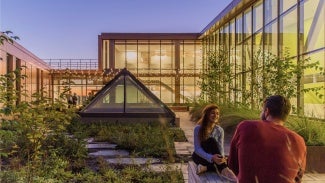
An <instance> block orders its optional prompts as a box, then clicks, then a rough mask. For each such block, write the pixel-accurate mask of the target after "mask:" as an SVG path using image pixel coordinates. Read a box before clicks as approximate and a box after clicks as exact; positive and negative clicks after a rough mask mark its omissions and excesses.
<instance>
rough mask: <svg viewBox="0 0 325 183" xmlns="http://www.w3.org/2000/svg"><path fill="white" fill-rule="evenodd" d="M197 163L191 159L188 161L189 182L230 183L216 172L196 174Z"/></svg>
mask: <svg viewBox="0 0 325 183" xmlns="http://www.w3.org/2000/svg"><path fill="white" fill-rule="evenodd" d="M196 167H197V165H196V164H195V163H194V162H193V161H189V162H188V167H187V170H188V182H189V183H230V181H228V180H225V179H224V178H222V177H220V176H219V175H218V174H217V173H216V172H205V173H202V174H200V175H197V174H196Z"/></svg>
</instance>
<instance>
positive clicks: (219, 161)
mask: <svg viewBox="0 0 325 183" xmlns="http://www.w3.org/2000/svg"><path fill="white" fill-rule="evenodd" d="M212 161H213V162H215V163H216V164H218V165H220V164H222V163H226V162H227V160H226V158H225V157H223V156H221V155H220V154H214V155H213V156H212Z"/></svg>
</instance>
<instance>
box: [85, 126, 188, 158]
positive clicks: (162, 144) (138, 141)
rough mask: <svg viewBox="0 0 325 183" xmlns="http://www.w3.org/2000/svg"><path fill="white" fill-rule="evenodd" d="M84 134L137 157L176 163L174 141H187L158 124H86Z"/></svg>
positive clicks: (174, 131) (172, 130)
mask: <svg viewBox="0 0 325 183" xmlns="http://www.w3.org/2000/svg"><path fill="white" fill-rule="evenodd" d="M85 125H86V126H87V127H82V128H83V129H85V131H84V133H87V134H90V135H92V136H94V137H95V139H96V141H108V142H111V143H115V144H117V145H118V147H119V148H122V149H126V150H129V151H131V152H132V153H133V155H135V156H141V157H156V158H163V159H166V160H167V161H169V162H174V161H175V160H174V156H175V154H176V152H175V148H174V139H181V140H184V139H185V135H184V134H183V133H181V132H180V130H176V128H170V127H167V126H165V125H162V124H157V123H123V122H120V123H109V122H106V123H93V124H90V125H88V124H85Z"/></svg>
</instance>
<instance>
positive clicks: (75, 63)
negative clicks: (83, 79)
mask: <svg viewBox="0 0 325 183" xmlns="http://www.w3.org/2000/svg"><path fill="white" fill-rule="evenodd" d="M43 60H44V61H45V62H46V63H47V64H48V65H49V66H50V67H51V69H56V70H65V69H70V70H98V60H97V59H43Z"/></svg>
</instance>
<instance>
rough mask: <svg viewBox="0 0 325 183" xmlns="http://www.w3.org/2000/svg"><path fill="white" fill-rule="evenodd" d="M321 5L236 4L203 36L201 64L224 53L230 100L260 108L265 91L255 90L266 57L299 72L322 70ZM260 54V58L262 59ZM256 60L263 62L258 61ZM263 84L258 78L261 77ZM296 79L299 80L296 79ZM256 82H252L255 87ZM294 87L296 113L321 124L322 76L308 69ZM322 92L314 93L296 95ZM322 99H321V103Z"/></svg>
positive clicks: (301, 1)
mask: <svg viewBox="0 0 325 183" xmlns="http://www.w3.org/2000/svg"><path fill="white" fill-rule="evenodd" d="M324 7H325V5H324V0H234V1H233V2H232V3H231V4H229V6H228V7H227V8H226V9H225V10H224V11H223V12H222V13H221V14H219V15H218V16H217V17H216V18H215V19H214V20H213V21H212V22H211V23H210V24H209V25H208V26H207V27H206V28H204V30H203V31H202V32H201V33H202V35H201V36H200V38H199V39H200V40H202V44H203V55H204V56H203V62H206V61H207V58H208V56H207V55H208V54H209V52H211V51H214V52H218V51H220V50H225V51H226V52H227V53H228V54H229V56H228V59H227V62H229V63H230V64H231V65H232V72H231V73H232V78H233V80H232V83H230V84H229V85H227V87H228V88H227V91H229V100H230V101H233V102H239V103H242V102H245V101H248V102H249V103H250V104H253V103H258V102H259V101H256V100H257V99H259V98H263V96H261V95H263V92H262V91H263V90H262V87H263V86H259V88H257V89H256V88H255V86H254V82H255V83H256V82H262V79H260V81H259V79H258V73H261V72H260V70H262V69H263V68H264V67H263V66H264V65H266V62H268V60H267V58H266V55H270V54H271V55H275V56H277V57H280V58H281V57H285V56H286V57H288V58H290V60H291V61H292V62H293V63H294V64H295V65H297V66H302V65H303V64H306V60H307V62H308V63H315V62H319V64H318V65H319V67H322V68H324V67H325V65H324V58H325V43H324V42H325V41H324V40H325V38H324V35H325V32H324V27H325V24H324V21H325V20H324V19H325V10H324ZM261 53H262V54H261ZM258 54H260V55H263V56H264V58H261V59H259V58H257V57H258ZM260 78H262V77H260ZM295 79H299V78H295ZM254 80H255V81H254ZM300 80H301V81H300V82H299V83H300V84H298V85H297V97H296V98H294V99H292V103H293V105H294V106H295V107H296V108H301V109H302V110H303V111H304V113H305V114H306V115H308V116H318V117H322V118H325V105H324V104H325V99H324V96H325V91H324V87H325V79H324V73H321V72H320V71H318V70H315V69H307V70H305V72H304V73H303V75H302V77H301V78H300ZM316 87H323V88H322V89H320V90H317V91H309V92H298V91H299V90H303V89H308V88H316ZM320 95H322V96H323V97H319V96H320Z"/></svg>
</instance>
